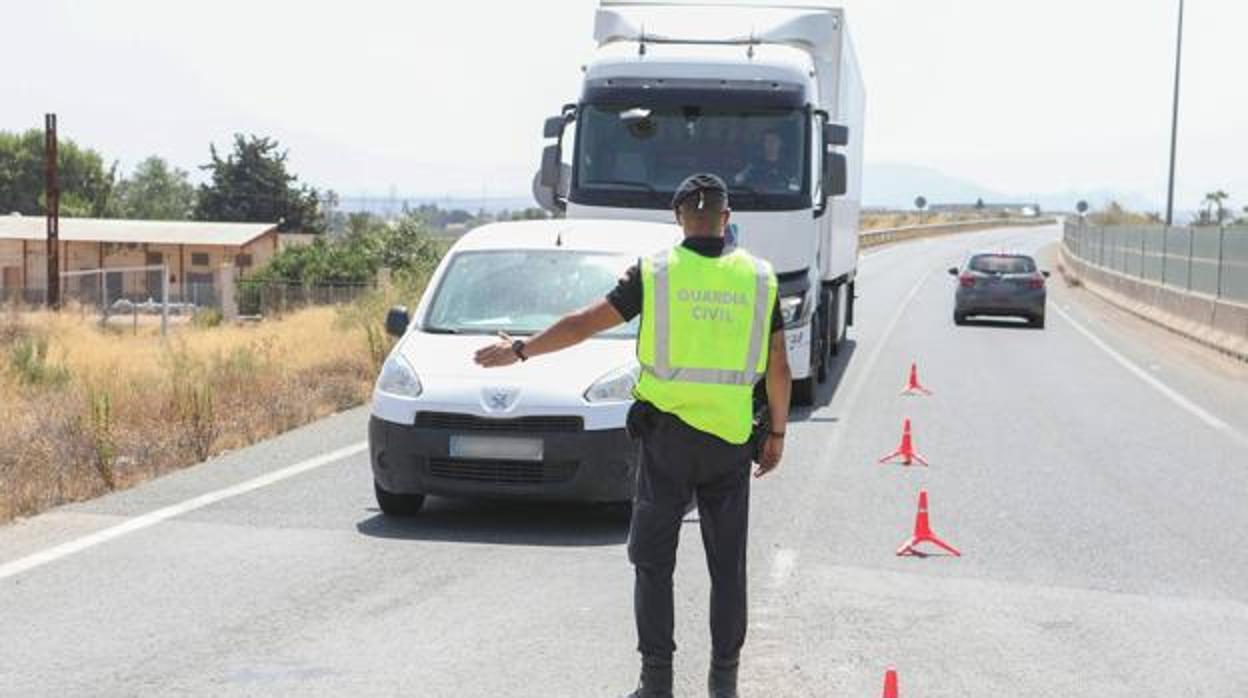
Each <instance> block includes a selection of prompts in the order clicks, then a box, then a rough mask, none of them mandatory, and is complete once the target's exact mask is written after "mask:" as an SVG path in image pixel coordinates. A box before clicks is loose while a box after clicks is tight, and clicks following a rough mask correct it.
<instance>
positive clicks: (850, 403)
mask: <svg viewBox="0 0 1248 698" xmlns="http://www.w3.org/2000/svg"><path fill="white" fill-rule="evenodd" d="M931 276H932V272H931V271H928V272H927V273H926V274H924V275H923V276H922V277H920V278H919V280H918V282H916V283H915V284H914V287H913V288H911V289H910V292H909V293H907V294H906V297H905V298H903V299H902V301H901V303H899V304H898V305H897V310H895V311H893V315H892V317H890V318H889V319H888V324H887V325H885V326H884V331H882V332H881V333H880V336H879V337H878V338H876V341H875V346H874V347H872V348H871V353H870V354H868V355H867V362H866V363H865V364H864V365H863V367H862V370H861V371H859V372H858V373H857V375H855V376H854V382H853V384H852V385H850V387H849V392H847V393H846V394H845V402H843V403H842V404H841V413H842V414H843V416H842V417H841V418H840V421H839V424H838V426H839V427H840V428H839V429H837V430H836V431H835V432H833V434H832V438H833V439H834V440H836V439H838V438H839V436H840V435H841V434H843V433H845V432H846V431H848V429H847V427H848V426H849V418H850V415H852V414H854V412H855V410H854V405H855V404H856V403H857V402H858V394H859V393H861V392H862V386H863V385H864V384H865V383H866V382H867V377H868V376H870V375H872V374H874V373H875V364H876V363H877V362H878V361H879V359H880V353H881V352H883V351H884V345H886V344H888V339H889V337H891V336H892V335H893V330H895V329H897V323H899V322H901V318H902V316H903V315H905V313H906V309H907V308H909V307H910V303H911V301H913V300H914V297H915V296H917V295H918V294H919V289H921V288H923V284H925V283H927V280H928V279H929V278H931ZM828 452H829V453H834V452H835V442H833V443H831V444H829V446H828Z"/></svg>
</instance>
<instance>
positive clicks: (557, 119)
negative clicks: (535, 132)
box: [542, 115, 568, 138]
mask: <svg viewBox="0 0 1248 698" xmlns="http://www.w3.org/2000/svg"><path fill="white" fill-rule="evenodd" d="M567 125H568V120H567V118H566V117H564V116H562V115H560V116H552V117H550V118H548V119H546V123H544V124H542V138H559V137H560V136H562V135H563V128H564V127H565V126H567Z"/></svg>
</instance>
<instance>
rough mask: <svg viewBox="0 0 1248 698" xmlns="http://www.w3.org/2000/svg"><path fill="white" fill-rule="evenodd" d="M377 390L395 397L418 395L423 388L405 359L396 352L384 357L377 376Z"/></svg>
mask: <svg viewBox="0 0 1248 698" xmlns="http://www.w3.org/2000/svg"><path fill="white" fill-rule="evenodd" d="M377 390H378V391H380V392H383V393H385V394H387V395H394V396H396V397H409V398H410V397H418V396H419V395H420V393H421V392H422V391H423V390H424V388H423V387H422V386H421V384H420V379H419V378H417V377H416V372H415V371H413V370H412V367H411V366H410V365H409V364H408V363H407V360H406V359H404V358H403V357H402V356H400V355H399V354H398V353H397V352H396V353H394V354H391V355H390V357H389V358H387V359H386V363H384V364H382V366H381V375H379V376H377Z"/></svg>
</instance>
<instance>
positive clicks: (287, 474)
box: [0, 441, 368, 580]
mask: <svg viewBox="0 0 1248 698" xmlns="http://www.w3.org/2000/svg"><path fill="white" fill-rule="evenodd" d="M367 449H368V442H365V441H360V442H357V443H354V444H351V445H350V446H344V447H343V448H340V449H338V450H336V451H330V452H329V453H326V454H323V455H320V456H316V457H315V458H309V459H307V460H304V461H300V462H298V463H295V464H294V465H288V466H286V467H285V468H281V469H279V470H274V471H273V472H271V473H265V474H264V475H260V476H258V477H254V478H252V479H250V480H247V481H245V482H240V483H238V484H237V485H231V486H230V487H226V488H224V489H219V490H215V491H212V492H208V493H205V494H201V495H199V496H198V497H194V498H192V499H188V500H186V501H183V502H179V503H177V504H171V505H169V506H167V507H163V508H161V509H157V510H155V511H149V512H148V513H146V514H141V515H139V516H136V517H134V518H131V519H127V520H125V521H123V522H121V523H119V524H117V525H115V526H110V527H108V528H106V529H104V530H102V531H96V532H95V533H91V534H88V535H85V536H83V537H81V538H75V539H74V540H71V541H66V542H64V543H61V544H60V545H55V546H53V547H51V548H48V549H47V550H42V551H40V552H37V553H33V554H31V555H27V556H26V557H22V558H18V559H16V560H13V561H11V562H6V563H4V564H2V565H0V580H2V579H7V578H8V577H13V576H15V575H19V574H21V573H23V572H27V571H30V570H32V569H34V568H36V567H40V566H42V565H46V564H48V563H49V562H55V561H56V560H60V559H61V558H64V557H69V556H70V555H73V554H75V553H80V552H82V551H84V550H87V549H88V548H94V547H95V546H97V545H99V544H101V543H106V542H108V541H110V540H113V539H114V538H120V537H122V536H124V535H127V534H130V533H134V532H135V531H141V530H143V529H145V528H149V527H151V526H155V525H156V524H158V523H160V522H162V521H167V520H169V519H172V518H173V517H175V516H181V515H182V514H185V513H187V512H191V511H195V510H196V509H202V508H204V507H206V506H209V505H210V504H216V503H217V502H221V501H224V500H226V499H230V498H232V497H237V496H239V495H242V494H247V493H248V492H253V491H255V490H258V489H260V488H261V487H267V486H269V485H272V484H274V483H276V482H281V481H282V480H286V479H288V478H292V477H294V476H296V475H299V474H301V473H306V472H308V471H309V470H314V469H316V468H319V467H321V466H325V465H329V464H330V463H333V462H335V461H339V460H342V459H343V458H347V457H350V456H354V455H356V454H357V453H362V452H364V451H365V450H367Z"/></svg>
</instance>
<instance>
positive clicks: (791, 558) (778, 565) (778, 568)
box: [771, 548, 797, 589]
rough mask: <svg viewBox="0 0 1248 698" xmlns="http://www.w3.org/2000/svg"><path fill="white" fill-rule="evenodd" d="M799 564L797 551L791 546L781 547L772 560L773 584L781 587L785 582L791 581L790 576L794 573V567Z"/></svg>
mask: <svg viewBox="0 0 1248 698" xmlns="http://www.w3.org/2000/svg"><path fill="white" fill-rule="evenodd" d="M796 564H797V551H796V550H790V549H789V548H780V549H779V550H777V551H776V556H775V557H774V558H772V560H771V586H772V588H775V589H779V588H780V587H782V586H784V583H785V582H787V581H789V576H790V575H792V574H793V567H794V565H796Z"/></svg>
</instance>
